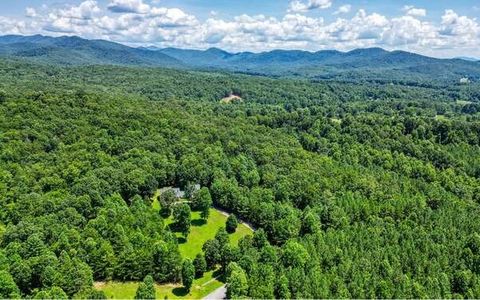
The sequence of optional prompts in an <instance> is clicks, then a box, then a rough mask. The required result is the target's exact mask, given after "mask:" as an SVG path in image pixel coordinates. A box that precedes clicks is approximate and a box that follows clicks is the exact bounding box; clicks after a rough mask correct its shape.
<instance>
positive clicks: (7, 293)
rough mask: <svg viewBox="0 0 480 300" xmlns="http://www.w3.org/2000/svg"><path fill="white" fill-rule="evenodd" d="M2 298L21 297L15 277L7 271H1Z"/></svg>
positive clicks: (0, 289)
mask: <svg viewBox="0 0 480 300" xmlns="http://www.w3.org/2000/svg"><path fill="white" fill-rule="evenodd" d="M0 298H1V299H12V298H20V290H19V289H18V287H17V285H16V284H15V281H14V280H13V277H12V276H11V275H10V273H8V272H7V271H0Z"/></svg>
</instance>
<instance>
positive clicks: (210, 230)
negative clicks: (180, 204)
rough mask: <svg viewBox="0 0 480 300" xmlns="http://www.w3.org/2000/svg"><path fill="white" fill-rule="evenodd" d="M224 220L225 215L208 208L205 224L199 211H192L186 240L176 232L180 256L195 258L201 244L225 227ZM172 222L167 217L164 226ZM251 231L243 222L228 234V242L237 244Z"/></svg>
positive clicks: (200, 249)
mask: <svg viewBox="0 0 480 300" xmlns="http://www.w3.org/2000/svg"><path fill="white" fill-rule="evenodd" d="M226 221H227V217H226V216H225V215H223V214H222V213H221V212H219V211H218V210H216V209H213V208H212V209H210V216H209V217H208V221H207V223H206V224H205V221H204V220H203V219H202V218H200V212H196V211H195V212H192V226H191V227H190V234H189V235H188V238H187V241H186V242H185V241H184V239H183V236H182V234H180V233H177V236H178V237H179V245H178V248H179V250H180V253H181V254H182V257H186V258H191V259H193V258H195V256H196V255H197V254H198V253H200V252H202V246H203V244H204V243H205V242H206V241H207V240H209V239H213V238H214V237H215V234H216V233H217V230H218V229H219V228H220V227H222V226H223V227H225V222H226ZM172 222H173V220H172V218H169V219H168V220H166V222H165V223H166V226H168V225H169V224H171V223H172ZM251 233H252V231H251V230H250V228H248V227H247V226H245V225H244V224H239V225H238V228H237V231H236V232H235V233H233V234H230V235H229V236H230V242H231V244H232V245H237V244H238V241H239V240H240V239H241V238H242V237H244V236H246V235H248V234H251Z"/></svg>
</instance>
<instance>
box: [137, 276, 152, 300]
mask: <svg viewBox="0 0 480 300" xmlns="http://www.w3.org/2000/svg"><path fill="white" fill-rule="evenodd" d="M155 298H156V292H155V285H154V282H153V278H152V276H150V275H147V276H146V277H145V279H144V280H143V282H141V283H140V284H139V285H138V288H137V292H136V293H135V299H155Z"/></svg>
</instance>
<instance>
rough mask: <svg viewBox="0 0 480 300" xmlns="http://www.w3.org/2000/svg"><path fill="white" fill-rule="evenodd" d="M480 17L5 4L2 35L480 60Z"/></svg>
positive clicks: (477, 10) (367, 4)
mask: <svg viewBox="0 0 480 300" xmlns="http://www.w3.org/2000/svg"><path fill="white" fill-rule="evenodd" d="M479 18H480V1H478V0H475V1H474V0H456V1H447V0H436V1H432V0H412V1H404V0H398V1H379V0H373V1H372V0H369V1H367V0H351V1H349V0H261V1H260V0H97V1H95V0H73V1H64V0H15V1H13V0H2V1H0V34H36V33H40V34H45V35H53V36H57V35H78V36H82V37H85V38H102V39H107V40H112V41H116V42H121V43H125V44H129V45H134V46H136V45H155V46H158V47H167V46H174V47H181V48H200V49H204V48H209V47H219V48H223V49H226V50H230V51H245V50H248V51H266V50H271V49H277V48H281V49H303V50H309V51H317V50H322V49H338V50H344V51H346V50H351V49H354V48H359V47H374V46H376V47H382V48H386V49H389V50H393V49H401V50H407V51H413V52H418V53H422V54H426V55H431V56H437V57H452V56H475V57H480V49H479V48H480V46H479V45H480V20H478V19H479Z"/></svg>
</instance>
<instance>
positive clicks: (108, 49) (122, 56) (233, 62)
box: [0, 35, 480, 85]
mask: <svg viewBox="0 0 480 300" xmlns="http://www.w3.org/2000/svg"><path fill="white" fill-rule="evenodd" d="M0 57H2V58H10V59H20V60H26V61H32V62H40V63H48V64H61V65H69V66H72V65H73V66H80V65H123V66H150V67H151V66H155V67H169V68H174V69H197V70H215V71H226V72H238V73H245V74H254V75H262V76H273V77H290V78H291V77H293V78H304V77H307V78H311V79H319V80H336V81H339V80H341V81H348V82H358V81H372V82H380V83H383V84H385V83H387V84H389V83H395V84H403V85H405V84H408V85H418V84H422V85H425V84H427V85H428V84H448V85H452V84H458V83H460V80H461V79H462V78H463V79H464V80H468V81H474V82H478V81H479V80H480V62H478V61H466V60H463V59H437V58H432V57H427V56H422V55H419V54H415V53H410V52H405V51H386V50H383V49H381V48H367V49H355V50H352V51H349V52H340V51H333V50H324V51H318V52H308V51H298V50H273V51H269V52H260V53H253V52H240V53H229V52H226V51H223V50H221V49H217V48H210V49H207V50H188V49H177V48H165V49H158V48H149V47H146V48H145V47H143V48H132V47H128V46H125V45H122V44H118V43H113V42H108V41H104V40H88V39H82V38H80V37H76V36H62V37H48V36H42V35H35V36H17V35H7V36H0Z"/></svg>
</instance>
